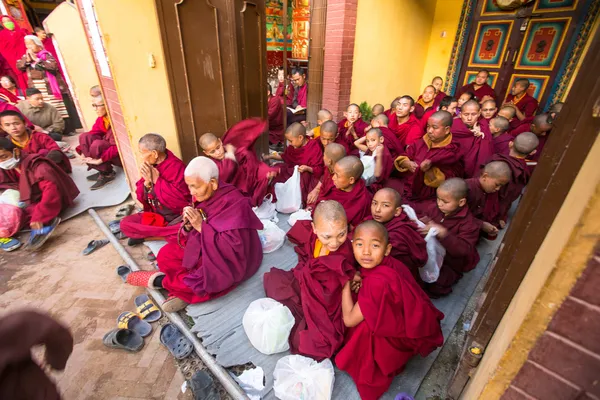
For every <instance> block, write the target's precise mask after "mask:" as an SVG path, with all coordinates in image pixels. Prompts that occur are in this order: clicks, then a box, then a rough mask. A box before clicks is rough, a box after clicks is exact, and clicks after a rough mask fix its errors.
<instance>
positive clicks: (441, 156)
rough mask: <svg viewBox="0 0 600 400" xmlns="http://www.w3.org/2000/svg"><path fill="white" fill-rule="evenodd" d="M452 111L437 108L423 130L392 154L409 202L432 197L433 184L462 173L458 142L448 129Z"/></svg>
mask: <svg viewBox="0 0 600 400" xmlns="http://www.w3.org/2000/svg"><path fill="white" fill-rule="evenodd" d="M451 125H452V115H451V114H450V113H449V112H447V111H438V112H436V113H435V114H433V115H432V116H431V117H430V118H429V121H428V122H427V126H428V128H427V134H425V135H424V136H423V138H422V139H421V140H420V141H418V142H416V143H415V144H414V145H413V146H408V148H407V149H406V152H405V153H404V154H402V155H401V156H399V157H398V158H396V161H395V163H394V164H395V167H396V169H397V170H398V171H399V172H400V173H401V174H402V176H403V178H404V194H405V196H406V199H407V201H408V203H409V204H411V206H413V207H415V206H416V203H420V202H427V201H433V200H434V199H435V190H436V188H437V187H438V186H439V185H440V184H441V183H442V182H443V181H444V180H445V179H448V178H452V177H456V176H462V174H463V165H462V161H461V156H460V146H459V145H458V144H457V143H456V142H455V141H454V140H453V136H452V134H451V133H450V126H451Z"/></svg>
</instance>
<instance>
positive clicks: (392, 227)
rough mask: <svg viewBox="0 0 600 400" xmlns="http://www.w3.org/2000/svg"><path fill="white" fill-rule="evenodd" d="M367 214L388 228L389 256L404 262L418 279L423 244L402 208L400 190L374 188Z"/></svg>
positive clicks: (424, 249)
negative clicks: (390, 250)
mask: <svg viewBox="0 0 600 400" xmlns="http://www.w3.org/2000/svg"><path fill="white" fill-rule="evenodd" d="M371 216H372V218H373V219H374V220H375V221H377V222H379V223H381V224H383V225H384V226H385V228H386V229H387V231H388V235H389V237H390V244H391V245H392V252H391V253H390V256H392V257H394V258H395V259H396V260H398V261H400V262H402V264H404V265H406V266H407V267H408V269H409V270H410V272H411V273H412V275H413V277H414V278H415V280H417V282H420V280H421V278H420V276H419V268H421V267H422V266H423V265H425V263H426V262H427V245H426V243H425V239H423V237H422V236H421V234H420V233H419V230H418V227H417V224H415V223H414V222H413V221H412V220H411V219H410V218H408V215H406V213H405V212H404V211H403V210H402V197H401V196H400V193H398V192H397V191H395V190H394V189H391V188H383V189H380V190H379V191H377V193H375V196H373V201H372V202H371Z"/></svg>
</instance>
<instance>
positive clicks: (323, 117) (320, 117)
mask: <svg viewBox="0 0 600 400" xmlns="http://www.w3.org/2000/svg"><path fill="white" fill-rule="evenodd" d="M327 121H331V122H333V114H332V113H331V111H329V110H326V109H322V110H319V112H317V126H315V127H314V128H313V129H311V130H310V131H308V132H306V134H307V135H308V136H310V137H312V138H313V139H318V138H319V137H320V136H321V125H323V124H324V123H325V122H327ZM333 123H334V124H335V122H333ZM335 134H336V135H337V125H336V126H335ZM342 141H344V140H342ZM344 142H345V141H344Z"/></svg>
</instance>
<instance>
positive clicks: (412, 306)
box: [335, 257, 444, 400]
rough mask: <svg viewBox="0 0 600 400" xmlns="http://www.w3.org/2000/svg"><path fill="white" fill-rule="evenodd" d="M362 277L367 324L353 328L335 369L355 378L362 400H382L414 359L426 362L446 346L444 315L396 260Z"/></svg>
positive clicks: (361, 302)
mask: <svg viewBox="0 0 600 400" xmlns="http://www.w3.org/2000/svg"><path fill="white" fill-rule="evenodd" d="M361 274H362V277H363V281H362V287H361V288H360V290H359V292H358V301H357V303H358V305H359V306H360V310H361V312H362V314H363V316H364V320H363V321H362V322H360V323H359V324H358V325H356V326H355V327H353V328H348V331H347V333H346V338H345V340H344V347H342V349H341V350H340V351H339V353H338V354H337V356H336V357H335V364H336V365H337V367H338V368H339V369H341V370H343V371H346V372H347V373H348V374H350V376H351V377H352V379H353V380H354V383H355V384H356V388H357V389H358V393H359V395H360V398H361V399H362V400H377V399H379V398H380V397H381V396H382V395H383V394H384V393H385V392H386V391H387V390H388V388H389V387H390V384H391V383H392V380H393V379H394V377H395V376H396V375H398V374H400V373H401V372H402V371H403V370H404V366H405V365H406V363H407V362H408V361H409V360H410V359H411V358H412V357H413V356H415V355H417V354H420V355H421V356H423V357H425V356H427V355H428V354H429V353H431V352H432V351H433V350H435V349H436V348H437V347H440V346H441V345H442V344H443V343H444V336H443V334H442V329H441V326H440V321H441V320H442V319H443V318H444V314H443V313H441V312H440V311H439V310H438V309H437V308H435V306H434V305H433V304H432V303H431V300H429V299H428V298H427V295H426V294H425V293H424V292H423V290H422V289H421V288H420V287H419V285H418V284H417V283H416V282H415V280H414V279H413V278H412V276H411V274H410V271H409V270H408V268H407V267H406V266H405V265H403V264H402V263H401V262H400V261H398V260H395V259H394V258H392V257H386V258H384V259H383V261H382V263H381V264H380V265H378V266H377V267H375V268H371V269H366V268H362V269H361ZM394 394H395V393H394Z"/></svg>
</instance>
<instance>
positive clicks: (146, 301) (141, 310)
mask: <svg viewBox="0 0 600 400" xmlns="http://www.w3.org/2000/svg"><path fill="white" fill-rule="evenodd" d="M133 302H134V303H135V306H136V311H137V315H139V316H140V318H142V319H143V320H145V321H147V322H156V321H158V320H159V319H160V318H161V317H162V312H160V309H159V308H158V307H156V304H154V302H153V301H152V300H150V298H149V297H148V295H147V294H145V293H144V294H141V295H139V296H138V297H136V298H135V300H134V301H133Z"/></svg>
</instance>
